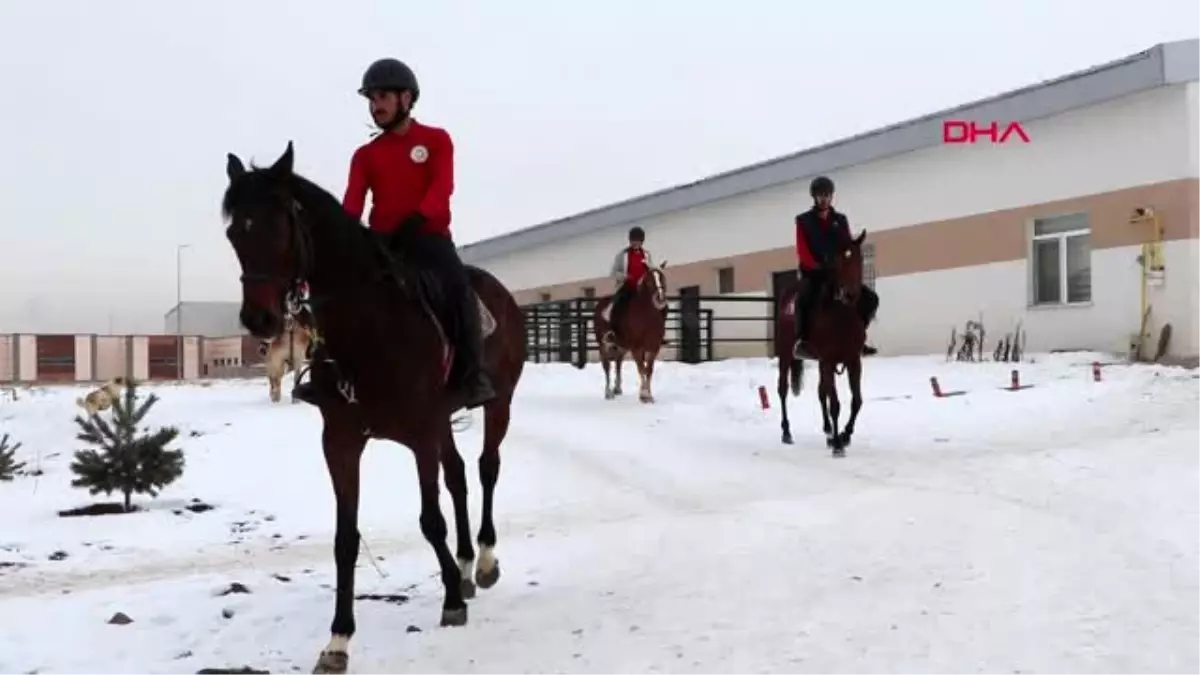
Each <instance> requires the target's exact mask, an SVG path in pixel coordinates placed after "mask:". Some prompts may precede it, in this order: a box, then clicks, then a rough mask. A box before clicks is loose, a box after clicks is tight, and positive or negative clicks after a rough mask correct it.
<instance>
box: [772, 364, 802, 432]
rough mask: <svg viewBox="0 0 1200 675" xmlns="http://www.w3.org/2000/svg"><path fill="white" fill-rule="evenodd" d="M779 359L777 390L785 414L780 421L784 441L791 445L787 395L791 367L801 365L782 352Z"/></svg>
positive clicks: (780, 408)
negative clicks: (788, 358) (789, 359)
mask: <svg viewBox="0 0 1200 675" xmlns="http://www.w3.org/2000/svg"><path fill="white" fill-rule="evenodd" d="M778 360H779V382H778V383H777V391H778V393H779V411H780V413H781V414H782V415H783V421H781V422H780V423H779V427H780V430H781V431H782V432H783V436H782V439H781V440H782V441H783V442H784V443H785V444H787V445H791V444H792V443H793V441H792V423H791V422H790V421H789V420H788V408H787V396H788V385H789V384H790V382H789V380H788V375H789V371H790V370H791V368H798V367H800V362H799V361H796V362H790V361H788V360H787V358H785V356H784V355H783V354H782V353H781V354H780V356H779V357H778Z"/></svg>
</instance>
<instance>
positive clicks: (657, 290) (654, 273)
mask: <svg viewBox="0 0 1200 675" xmlns="http://www.w3.org/2000/svg"><path fill="white" fill-rule="evenodd" d="M649 272H650V273H649V274H647V275H646V277H643V283H645V279H646V278H647V277H648V278H651V279H652V280H653V281H652V282H651V283H653V284H654V297H653V298H652V300H653V301H654V305H655V307H658V296H659V295H660V294H661V295H662V299H663V306H664V307H665V306H666V303H667V291H666V289H665V288H663V286H665V285H666V282H665V281H664V282H662V283H661V284H660V283H659V276H658V275H662V274H663V271H662V270H661V269H659V268H657V267H652V268H650V270H649ZM664 276H665V275H664ZM659 309H662V308H661V307H659Z"/></svg>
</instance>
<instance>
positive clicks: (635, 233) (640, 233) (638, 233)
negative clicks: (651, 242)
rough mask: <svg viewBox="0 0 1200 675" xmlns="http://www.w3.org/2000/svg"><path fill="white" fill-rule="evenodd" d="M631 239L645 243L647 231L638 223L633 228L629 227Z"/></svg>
mask: <svg viewBox="0 0 1200 675" xmlns="http://www.w3.org/2000/svg"><path fill="white" fill-rule="evenodd" d="M629 241H637V242H642V243H645V241H646V231H645V230H643V229H642V228H640V227H638V226H637V225H634V226H633V227H632V228H630V229H629Z"/></svg>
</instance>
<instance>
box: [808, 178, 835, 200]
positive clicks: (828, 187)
mask: <svg viewBox="0 0 1200 675" xmlns="http://www.w3.org/2000/svg"><path fill="white" fill-rule="evenodd" d="M808 194H809V195H810V196H811V197H812V198H813V199H816V198H817V196H818V195H832V194H833V181H831V180H829V178H828V177H827V176H817V177H816V178H814V179H813V181H812V183H811V184H810V185H809V186H808Z"/></svg>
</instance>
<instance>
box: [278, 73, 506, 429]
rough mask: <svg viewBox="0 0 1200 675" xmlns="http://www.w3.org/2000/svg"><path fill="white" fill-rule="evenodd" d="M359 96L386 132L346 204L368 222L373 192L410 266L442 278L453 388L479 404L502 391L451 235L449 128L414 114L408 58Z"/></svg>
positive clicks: (383, 225) (305, 389)
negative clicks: (487, 365) (486, 364)
mask: <svg viewBox="0 0 1200 675" xmlns="http://www.w3.org/2000/svg"><path fill="white" fill-rule="evenodd" d="M358 93H359V94H361V95H362V96H363V97H365V98H366V99H367V100H368V101H369V102H370V111H371V117H372V118H373V119H374V120H375V124H376V126H378V127H379V129H380V130H381V133H380V134H378V135H377V136H375V138H373V139H371V140H370V141H369V142H367V143H366V144H365V145H363V146H362V147H360V148H358V150H356V151H355V152H354V156H353V157H352V158H351V160H350V178H349V180H348V182H347V185H346V195H345V197H344V199H343V200H342V202H343V206H344V207H345V209H346V211H347V212H348V213H350V214H351V215H353V216H355V217H356V218H359V219H361V218H362V215H363V207H364V205H365V203H366V197H367V192H368V191H370V192H371V199H372V208H371V214H370V217H369V225H370V228H371V229H372V230H374V231H376V232H379V233H381V234H385V235H387V236H388V239H389V244H390V248H391V249H392V250H393V251H395V252H396V253H397V254H398V255H401V256H403V257H404V259H405V260H406V261H407V262H408V263H409V264H411V265H414V266H419V267H423V268H425V269H427V270H429V271H430V272H432V273H433V274H434V275H435V276H436V277H437V278H440V279H441V281H442V290H443V295H444V297H445V302H444V303H442V304H444V305H446V306H443V307H440V308H439V309H440V310H441V311H439V312H438V314H440V315H441V316H440V319H441V322H442V324H443V328H444V329H445V330H446V332H447V339H449V340H451V341H452V342H453V343H454V345H455V355H456V364H455V367H453V368H452V369H451V379H450V382H449V386H450V388H451V389H452V391H453V393H455V394H457V397H458V398H459V400H461V401H462V402H463V405H464V406H465V407H466V408H468V409H470V408H477V407H479V406H481V405H483V404H485V403H487V402H488V401H490V400H491V399H493V398H495V396H496V392H495V390H494V388H493V386H492V383H491V380H490V379H489V378H488V376H487V374H486V373H485V372H484V370H483V364H482V358H483V336H482V333H481V331H480V325H479V308H478V306H477V302H476V300H475V294H474V292H473V291H472V289H471V283H470V280H469V279H468V277H467V270H466V267H465V266H464V265H463V263H462V260H461V259H460V258H459V257H458V251H457V249H456V248H455V246H454V241H453V238H452V237H451V234H450V196H451V195H452V194H453V192H454V143H453V141H452V140H451V139H450V134H449V133H447V132H446V130H445V129H441V128H438V127H434V126H429V125H426V124H422V123H420V122H418V121H417V120H415V119H413V117H412V108H413V106H414V105H415V104H416V102H417V99H418V98H419V97H420V95H421V89H420V87H419V86H418V84H417V77H416V75H415V74H414V73H413V71H412V69H411V68H409V67H408V66H407V65H405V64H404V63H403V62H401V61H398V60H396V59H390V58H387V59H379V60H378V61H376V62H374V63H372V64H371V65H370V67H368V68H367V70H366V72H365V73H364V74H363V78H362V86H361V87H360V88H359V90H358ZM311 392H312V385H311V383H305V384H301V385H300V386H299V387H297V394H296V397H297V398H300V399H301V400H311Z"/></svg>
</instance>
